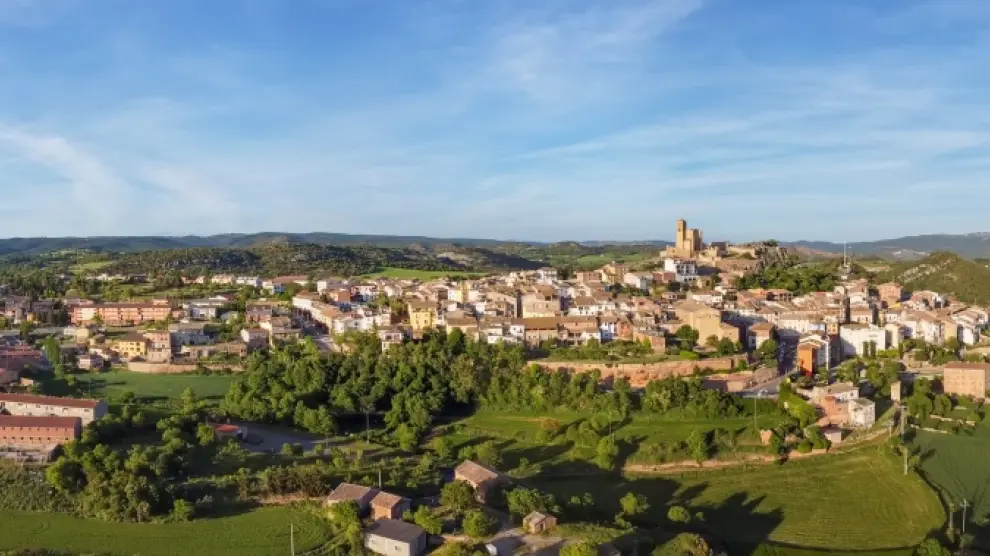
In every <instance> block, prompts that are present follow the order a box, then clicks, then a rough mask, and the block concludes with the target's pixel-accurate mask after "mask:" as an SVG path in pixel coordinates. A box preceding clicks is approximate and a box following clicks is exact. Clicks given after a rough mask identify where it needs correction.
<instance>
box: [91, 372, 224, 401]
mask: <svg viewBox="0 0 990 556" xmlns="http://www.w3.org/2000/svg"><path fill="white" fill-rule="evenodd" d="M76 380H77V381H78V384H79V386H78V388H79V391H80V392H82V393H83V394H86V395H88V394H89V393H90V384H89V383H90V382H92V395H93V396H97V397H112V396H115V395H120V394H121V393H123V392H127V391H130V392H133V393H134V395H135V396H137V397H138V398H145V399H161V398H172V399H178V398H179V396H180V395H181V394H182V391H183V390H185V389H186V388H192V389H193V391H195V392H196V395H197V396H198V397H199V398H201V399H210V400H219V399H220V398H223V397H224V396H225V395H226V394H227V390H228V389H229V388H230V383H231V382H233V380H234V377H233V376H229V375H193V374H172V375H165V374H161V375H158V374H146V373H135V372H131V371H110V372H106V373H99V374H97V373H93V374H79V375H76Z"/></svg>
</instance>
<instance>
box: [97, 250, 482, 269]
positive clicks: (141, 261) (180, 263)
mask: <svg viewBox="0 0 990 556" xmlns="http://www.w3.org/2000/svg"><path fill="white" fill-rule="evenodd" d="M384 267H399V268H408V269H415V270H451V271H457V270H483V269H482V268H479V267H470V268H469V267H466V266H465V265H460V264H457V263H454V262H452V261H442V260H440V259H437V258H436V257H433V256H431V255H430V254H427V253H421V252H418V251H415V250H412V249H389V248H384V247H357V246H353V247H342V246H334V245H316V244H292V245H287V244H282V245H266V246H263V247H254V248H249V249H220V248H208V247H197V248H191V249H163V250H157V251H143V252H139V253H126V254H123V255H120V256H119V257H118V258H116V259H115V260H112V262H111V264H109V265H108V266H105V267H104V268H102V269H101V270H102V271H103V272H108V273H123V274H133V273H158V272H161V271H170V270H177V271H181V272H185V273H190V274H196V273H208V272H209V273H240V274H260V275H264V276H276V275H280V274H307V273H315V272H323V273H330V274H338V275H342V276H354V275H359V274H366V273H371V272H375V271H377V270H379V269H381V268H384Z"/></svg>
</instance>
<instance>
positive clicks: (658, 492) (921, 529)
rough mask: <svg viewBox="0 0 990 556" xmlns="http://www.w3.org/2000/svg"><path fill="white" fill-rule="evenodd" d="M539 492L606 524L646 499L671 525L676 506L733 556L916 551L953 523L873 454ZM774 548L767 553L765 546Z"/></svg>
mask: <svg viewBox="0 0 990 556" xmlns="http://www.w3.org/2000/svg"><path fill="white" fill-rule="evenodd" d="M531 481H532V482H533V484H535V485H536V486H539V487H540V488H543V489H545V490H547V491H549V492H552V493H554V494H555V495H556V496H557V498H558V499H561V500H568V499H569V498H570V497H572V496H575V495H582V494H584V493H586V492H587V493H590V494H591V495H592V496H593V498H594V500H595V503H596V506H597V509H598V510H599V511H601V512H602V515H603V517H604V516H607V515H614V514H615V513H618V511H619V503H618V501H619V499H620V498H621V497H622V496H623V495H625V494H626V493H627V492H635V493H636V494H642V495H644V496H646V497H647V499H648V500H649V501H650V502H651V504H652V506H651V508H650V510H649V511H648V514H647V515H646V516H645V517H643V518H642V521H644V522H645V523H647V524H653V525H663V524H664V523H665V522H666V517H665V516H666V509H667V507H668V506H669V505H671V504H679V505H684V506H686V507H688V508H690V509H691V510H692V511H694V512H701V513H703V515H704V519H705V522H706V523H707V525H706V527H709V528H710V529H711V530H712V531H713V532H715V534H716V535H718V537H719V538H721V539H723V540H725V542H727V543H728V544H729V546H730V553H731V554H786V553H788V552H778V551H777V550H778V549H777V548H773V549H771V548H770V547H774V546H780V547H784V548H781V549H779V550H784V549H786V547H791V546H793V547H801V548H804V549H823V550H829V551H833V552H834V551H840V552H842V553H847V552H848V551H860V550H881V551H887V550H892V549H908V548H910V547H912V546H914V545H916V544H917V543H918V542H920V541H921V540H922V539H924V537H925V536H926V535H927V534H928V533H929V532H931V531H933V530H937V529H939V528H940V527H941V526H942V524H943V523H944V521H945V515H944V512H943V510H942V507H941V505H940V503H939V501H938V498H937V497H936V495H935V493H934V492H932V490H931V489H930V488H929V487H928V486H927V485H926V484H925V483H924V481H922V480H921V479H920V478H919V477H917V476H916V475H913V474H912V475H907V476H904V475H903V474H902V473H901V472H900V467H899V465H898V462H897V461H896V458H894V457H893V456H891V455H889V454H888V453H887V452H885V451H879V450H877V449H876V448H875V447H873V446H867V447H864V448H862V449H860V450H857V451H855V452H852V453H846V454H838V455H827V456H820V457H815V458H809V459H807V460H803V461H792V462H788V463H786V464H784V465H782V466H778V465H752V466H747V467H735V468H729V469H722V470H706V471H696V472H691V473H683V474H679V475H665V476H662V477H657V476H645V475H626V476H624V477H622V478H617V479H616V480H597V479H596V480H588V479H587V478H585V479H584V480H581V479H578V478H566V477H564V478H560V477H554V476H552V475H549V476H545V477H542V476H541V477H536V478H534V479H532V480H531ZM764 545H767V546H764Z"/></svg>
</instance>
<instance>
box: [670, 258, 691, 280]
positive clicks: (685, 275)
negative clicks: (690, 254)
mask: <svg viewBox="0 0 990 556" xmlns="http://www.w3.org/2000/svg"><path fill="white" fill-rule="evenodd" d="M663 269H664V271H666V272H672V273H673V274H674V280H676V281H678V282H694V281H695V280H697V279H698V264H697V263H696V262H695V261H693V260H691V259H665V260H664V261H663Z"/></svg>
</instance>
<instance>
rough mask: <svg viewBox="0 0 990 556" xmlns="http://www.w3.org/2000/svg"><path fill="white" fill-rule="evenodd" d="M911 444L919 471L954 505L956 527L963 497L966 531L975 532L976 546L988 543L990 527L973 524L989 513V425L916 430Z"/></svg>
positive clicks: (958, 523)
mask: <svg viewBox="0 0 990 556" xmlns="http://www.w3.org/2000/svg"><path fill="white" fill-rule="evenodd" d="M912 445H913V446H915V447H916V448H918V449H919V450H920V457H921V466H920V468H921V471H922V473H924V475H925V477H926V478H927V479H928V480H929V481H931V482H932V483H934V484H935V485H936V486H938V488H939V489H941V490H942V491H943V493H944V494H945V495H946V497H947V498H948V499H949V500H951V501H952V503H953V504H955V505H956V508H957V509H956V515H955V517H954V520H955V524H956V526H957V527H958V526H959V525H960V523H961V520H962V512H961V510H960V507H961V505H962V502H963V500H964V499H965V500H966V503H967V504H969V505H970V507H969V508H968V510H967V522H968V523H967V532H970V533H976V536H977V541H978V544H979V546H981V547H983V548H986V547H988V546H990V526H988V525H987V524H984V525H982V526H977V525H976V524H977V523H981V522H985V521H986V518H987V516H988V515H990V466H988V465H987V462H988V461H990V426H988V425H987V424H986V423H985V422H984V423H980V424H979V425H977V427H976V430H975V432H974V434H972V435H968V434H958V435H954V434H939V433H934V432H926V431H917V435H916V436H915V437H914V439H913V441H912Z"/></svg>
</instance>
